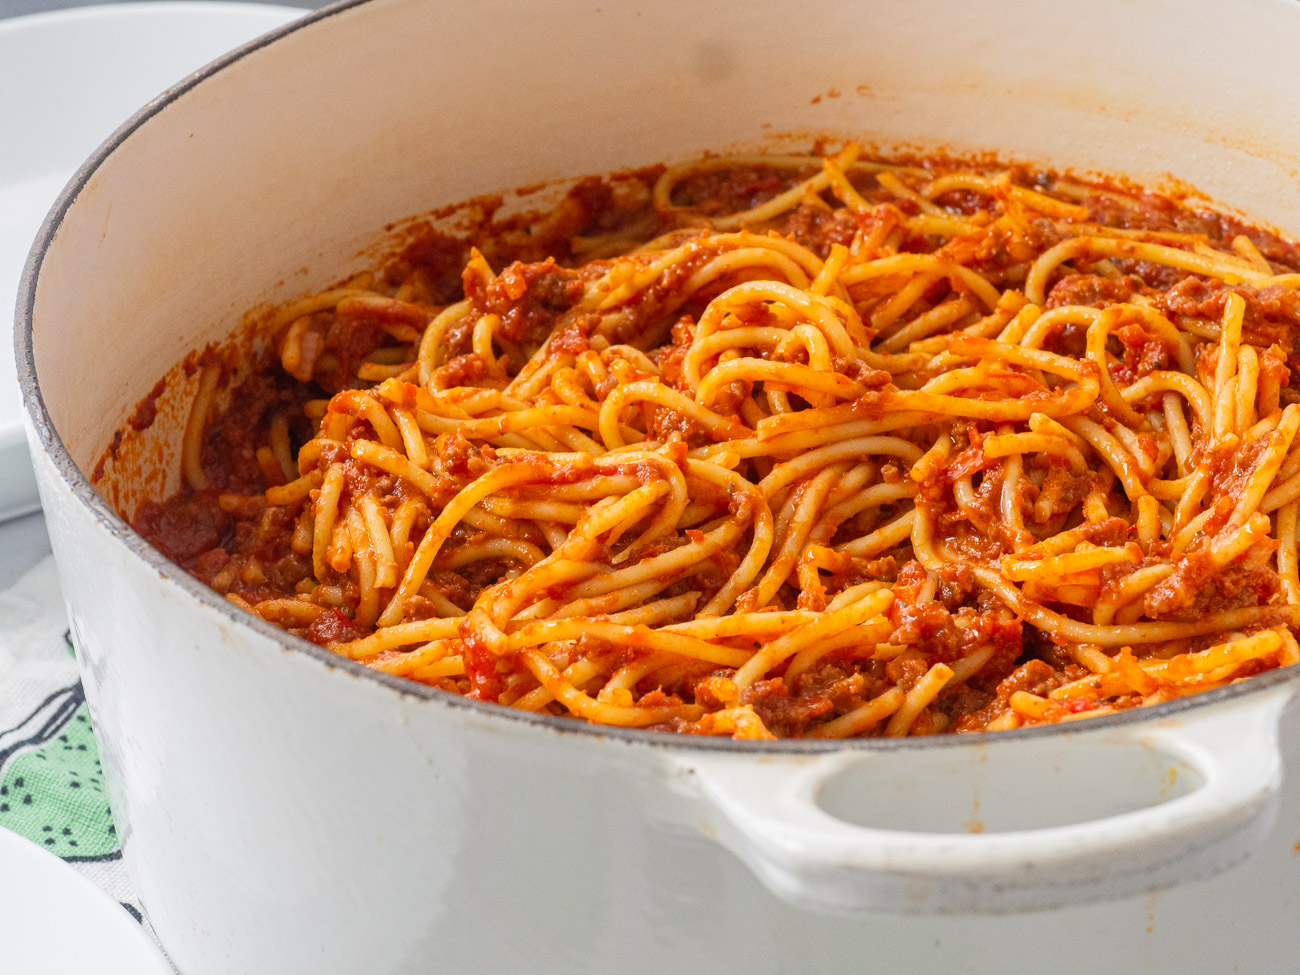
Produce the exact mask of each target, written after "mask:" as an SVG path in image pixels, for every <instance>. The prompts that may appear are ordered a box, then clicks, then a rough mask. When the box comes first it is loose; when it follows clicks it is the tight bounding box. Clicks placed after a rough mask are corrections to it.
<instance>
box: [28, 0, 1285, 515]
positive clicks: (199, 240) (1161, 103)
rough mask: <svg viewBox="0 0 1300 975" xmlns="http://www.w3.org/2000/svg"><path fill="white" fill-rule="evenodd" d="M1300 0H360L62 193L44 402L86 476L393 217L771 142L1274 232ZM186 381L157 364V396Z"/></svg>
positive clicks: (148, 128)
mask: <svg viewBox="0 0 1300 975" xmlns="http://www.w3.org/2000/svg"><path fill="white" fill-rule="evenodd" d="M1298 17H1300V14H1297V12H1296V11H1295V10H1294V9H1293V5H1289V4H1286V3H1284V2H1282V0H1249V2H1246V3H1241V4H1237V5H1235V6H1234V8H1233V17H1232V21H1231V24H1230V25H1228V24H1224V23H1223V22H1222V21H1223V15H1222V8H1221V7H1219V6H1218V5H1216V4H1213V3H1210V2H1198V3H1182V4H1177V5H1172V4H1166V3H1161V2H1154V0H1153V2H1148V3H1141V4H1133V3H1127V2H1124V0H1106V2H1102V3H1096V4H1093V5H1090V7H1089V8H1088V11H1087V12H1086V14H1084V15H1080V14H1079V13H1077V12H1074V11H1068V10H1065V9H1059V10H1058V9H1057V8H1056V7H1054V6H1050V7H1047V8H1044V7H1043V5H1042V4H1035V3H1029V2H1024V0H1003V2H1000V3H993V4H989V3H984V4H968V3H959V2H941V3H929V4H915V3H911V2H908V0H888V2H880V3H873V4H872V5H871V6H870V7H869V8H863V7H861V5H858V4H852V3H840V2H832V0H822V2H817V3H809V4H801V5H799V7H798V8H797V11H795V10H794V8H790V7H789V6H788V5H786V4H782V3H779V2H777V0H753V2H745V3H739V2H725V3H716V4H703V5H700V4H694V3H691V2H688V0H670V2H657V3H654V4H635V3H630V4H625V3H619V4H609V5H605V6H599V7H593V6H591V5H589V4H586V3H582V2H576V0H565V2H562V3H548V4H529V3H521V2H517V0H490V2H487V3H475V4H459V5H457V4H434V5H430V4H419V3H405V2H401V0H372V2H370V3H366V4H362V5H360V6H356V7H353V8H350V9H345V10H342V11H339V12H337V13H335V14H333V15H332V16H328V17H326V18H324V19H323V20H319V21H317V22H315V23H310V24H307V25H306V26H304V27H302V28H301V29H298V30H295V31H292V32H291V33H289V34H288V35H287V36H285V37H283V38H282V39H280V40H279V41H277V42H276V43H275V44H274V45H272V46H270V47H267V48H264V49H259V50H254V51H252V52H250V53H248V54H246V55H245V56H243V57H242V58H240V59H239V60H237V61H236V62H235V63H233V64H230V65H228V66H227V67H225V68H224V69H222V70H221V71H219V72H218V73H217V75H216V76H214V77H213V78H211V79H210V80H208V81H204V82H202V83H200V84H198V85H197V86H196V87H194V88H193V89H191V90H189V91H186V92H184V93H183V94H181V95H180V96H179V97H177V98H176V99H175V101H174V102H173V103H171V104H167V105H165V106H164V107H163V110H162V111H161V112H159V113H158V114H157V115H155V116H154V117H152V118H149V119H148V120H147V121H146V122H145V124H143V125H142V126H140V128H139V129H138V130H137V131H135V132H133V133H131V135H130V137H129V139H128V142H127V144H126V145H124V146H123V147H122V148H121V149H120V150H118V151H116V152H114V153H112V154H111V155H109V157H108V158H107V159H106V160H104V162H103V163H102V164H101V165H100V167H99V168H98V170H97V171H96V172H95V173H94V174H93V175H92V176H91V177H90V179H89V180H88V181H87V182H86V185H85V186H83V187H82V188H81V189H80V191H79V193H78V196H77V201H76V205H75V206H74V207H73V208H72V209H71V210H70V211H69V213H68V214H67V216H66V217H65V218H64V221H63V226H62V228H61V230H60V234H59V237H60V239H59V241H58V245H57V246H56V247H53V248H51V249H50V251H49V253H48V255H47V256H46V259H45V264H44V266H43V267H42V270H41V287H40V289H39V292H38V294H37V320H38V322H39V323H40V327H39V328H38V329H37V331H36V335H35V354H36V359H37V365H38V369H39V371H40V375H41V377H42V385H43V391H44V394H45V397H46V403H47V406H48V407H49V410H50V412H51V415H52V416H53V418H54V422H55V424H56V426H57V427H58V430H59V433H60V435H61V436H62V438H63V439H64V441H65V442H66V443H67V445H68V447H69V449H70V450H71V452H72V455H73V457H74V458H75V459H76V461H77V463H78V464H79V465H80V466H81V467H82V468H83V470H90V468H91V467H92V466H93V464H94V463H95V461H96V460H97V459H98V457H99V455H100V453H101V452H102V451H103V450H104V448H105V447H106V446H107V445H108V443H109V442H110V440H111V439H112V437H113V434H114V431H116V430H118V429H120V428H122V427H123V426H124V425H125V422H126V420H127V418H128V417H129V416H130V415H131V412H132V411H133V409H134V407H135V404H136V403H138V402H139V401H140V400H141V399H143V397H144V396H145V395H146V394H147V393H148V392H149V390H150V388H151V387H152V386H153V384H154V382H155V381H156V380H157V379H158V377H160V376H162V375H164V373H166V372H167V371H168V370H169V369H170V368H171V367H172V366H173V365H175V364H176V363H177V362H179V361H180V360H181V359H182V357H184V356H185V355H186V354H187V353H189V352H191V351H193V350H196V349H200V348H202V347H203V346H204V345H205V344H206V343H208V342H212V341H221V340H224V339H226V338H227V337H229V335H230V334H231V333H232V331H233V330H234V328H235V326H236V324H237V322H238V321H239V319H240V317H241V316H242V315H243V313H244V312H245V311H247V310H248V309H250V308H252V307H254V306H255V305H258V304H259V303H261V302H277V301H283V300H287V299H289V298H291V297H295V296H298V295H300V294H303V293H305V292H307V291H310V290H312V289H314V288H320V287H324V286H326V285H328V284H329V283H331V282H333V281H335V280H337V279H338V278H339V277H341V276H342V275H344V274H346V273H347V272H349V271H351V270H355V269H357V268H359V267H361V266H363V265H364V263H365V261H364V257H363V256H362V251H363V250H364V249H365V248H367V247H370V246H373V245H375V244H376V242H377V241H378V240H379V239H381V238H382V228H383V227H384V225H385V224H387V223H389V222H392V221H396V220H400V219H402V218H405V217H408V216H410V215H412V214H414V213H419V212H423V211H425V210H427V209H430V208H433V207H436V206H441V205H445V204H448V203H452V202H457V201H460V200H465V199H468V198H470V197H472V196H475V195H477V194H482V193H489V192H496V191H501V190H504V189H509V188H512V187H517V186H525V185H529V184H535V183H537V182H538V181H540V180H546V179H557V178H570V177H575V176H580V175H584V174H587V173H598V172H608V171H611V170H615V169H618V168H621V167H628V166H637V165H644V164H647V163H653V162H659V161H663V160H665V159H673V158H680V157H684V156H690V155H694V154H696V153H698V152H700V151H703V150H706V149H717V148H720V147H724V146H728V145H736V144H746V145H753V144H755V143H762V142H765V141H772V140H774V139H777V140H778V141H782V140H779V139H778V137H780V136H782V135H788V134H790V133H796V134H800V133H802V134H805V135H806V134H808V133H814V134H829V135H832V136H836V135H846V136H853V137H855V138H859V139H862V140H864V141H866V142H868V143H871V144H875V145H877V146H880V147H882V148H886V149H887V148H890V147H894V146H899V145H901V146H907V145H913V146H918V145H919V146H925V147H929V148H936V147H937V148H948V149H952V150H954V151H969V150H980V151H984V150H996V151H998V152H1000V153H1002V154H1004V155H1007V156H1012V157H1021V158H1029V159H1034V160H1042V161H1047V162H1051V163H1054V164H1057V165H1061V166H1068V167H1075V168H1081V169H1102V170H1109V171H1118V172H1126V173H1130V174H1132V175H1134V176H1136V177H1138V178H1142V179H1156V180H1159V179H1161V178H1162V174H1164V173H1167V172H1170V171H1172V172H1175V173H1177V174H1178V175H1179V177H1181V178H1182V179H1185V180H1188V181H1190V182H1191V183H1192V184H1194V185H1196V186H1197V187H1198V188H1199V189H1201V190H1203V191H1204V192H1207V193H1210V194H1212V195H1214V196H1216V197H1218V198H1221V199H1222V200H1224V201H1226V202H1228V203H1230V204H1232V205H1234V206H1238V207H1242V208H1244V209H1246V210H1248V211H1251V212H1253V213H1256V214H1258V215H1259V216H1261V217H1263V218H1264V219H1266V220H1270V221H1272V222H1274V223H1275V224H1277V225H1280V226H1282V227H1284V228H1290V229H1292V230H1300V199H1297V194H1296V193H1295V192H1294V188H1295V174H1296V172H1297V171H1300V134H1298V133H1297V130H1296V127H1295V125H1294V124H1293V121H1294V120H1293V103H1292V101H1291V100H1290V99H1289V98H1288V97H1287V93H1288V92H1290V91H1292V90H1294V87H1295V85H1296V84H1297V83H1300V68H1297V66H1296V62H1295V59H1294V57H1293V56H1292V55H1293V51H1292V43H1291V41H1290V38H1293V36H1294V33H1293V31H1294V28H1292V30H1291V31H1288V30H1279V29H1276V25H1277V23H1278V22H1279V21H1281V22H1290V21H1294V20H1296V19H1297V18H1298ZM1207 58H1210V59H1211V61H1210V63H1212V64H1213V70H1207V68H1206V63H1207ZM802 141H803V143H804V144H806V143H807V141H808V140H807V139H806V138H804V139H802ZM88 378H90V379H91V381H87V379H88ZM196 382H197V380H196V379H195V378H194V377H190V378H189V379H188V380H186V379H184V377H176V380H175V382H174V383H173V385H172V388H171V390H169V392H168V394H167V396H166V398H165V401H164V406H165V407H166V408H167V409H168V410H170V411H171V413H172V414H173V415H179V416H183V414H184V408H185V404H186V403H188V401H189V398H190V397H191V396H192V394H193V391H194V386H195V384H196ZM178 426H179V424H178V423H174V422H173V423H158V424H155V425H154V427H152V428H150V430H149V431H148V432H147V433H146V435H145V436H144V437H143V438H142V440H141V445H140V446H139V447H138V449H134V450H133V451H132V454H131V460H132V463H130V464H128V465H125V467H126V469H121V468H118V469H114V468H113V465H111V464H110V465H109V471H110V474H114V473H115V474H116V475H117V478H118V479H119V480H124V481H125V482H128V483H129V484H130V485H132V487H131V488H130V489H129V490H128V491H127V492H126V494H125V497H126V499H128V500H129V501H130V502H134V501H137V500H139V499H140V497H141V496H144V495H146V494H147V495H157V494H160V493H166V492H170V491H171V490H174V489H175V487H176V486H177V481H176V478H177V474H176V467H177V465H175V464H171V463H170V462H166V461H165V460H164V458H170V457H171V456H174V453H173V450H174V447H175V440H176V437H177V427H178ZM164 447H165V448H167V449H164ZM126 506H127V507H128V508H130V507H133V504H127V505H126Z"/></svg>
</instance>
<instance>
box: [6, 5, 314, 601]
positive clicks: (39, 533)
mask: <svg viewBox="0 0 1300 975" xmlns="http://www.w3.org/2000/svg"><path fill="white" fill-rule="evenodd" d="M105 2H111V0H79V2H72V0H0V18H5V17H17V16H22V15H24V14H35V13H43V12H45V11H48V10H59V9H62V8H64V7H80V6H90V5H97V4H102V3H105ZM250 2H275V3H279V4H284V5H288V6H297V7H308V8H312V7H320V6H323V5H324V4H322V3H318V2H312V0H250ZM0 354H3V355H12V352H10V350H8V349H4V350H0ZM49 551H50V541H49V538H48V536H47V535H46V533H45V519H44V518H43V517H42V516H41V515H40V514H39V513H36V514H31V515H24V516H23V517H20V518H13V519H10V520H9V521H5V522H0V589H5V588H7V587H8V586H10V585H12V584H13V582H14V580H15V579H17V578H18V577H19V576H20V575H22V574H23V573H24V572H26V571H27V570H28V569H29V568H31V567H32V566H33V565H35V564H36V563H37V562H39V561H40V560H41V559H42V558H44V557H45V556H46V555H47V554H49Z"/></svg>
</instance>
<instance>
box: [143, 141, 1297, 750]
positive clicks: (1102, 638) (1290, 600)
mask: <svg viewBox="0 0 1300 975" xmlns="http://www.w3.org/2000/svg"><path fill="white" fill-rule="evenodd" d="M1297 269H1300V254H1298V253H1297V250H1296V247H1295V246H1294V245H1293V244H1291V243H1289V242H1287V241H1284V240H1281V239H1279V238H1277V237H1275V236H1273V235H1271V234H1269V233H1266V232H1264V231H1260V230H1258V229H1256V228H1252V227H1249V226H1246V225H1245V224H1242V223H1240V222H1238V221H1235V220H1232V219H1230V218H1227V217H1223V216H1221V215H1218V214H1215V213H1211V212H1208V211H1197V210H1194V209H1193V208H1191V207H1190V206H1187V205H1185V204H1183V203H1180V202H1178V201H1175V200H1171V199H1168V198H1166V197H1162V196H1158V195H1155V194H1151V193H1145V192H1142V191H1138V190H1133V189H1120V188H1116V187H1113V186H1103V185H1090V184H1086V183H1082V182H1078V181H1075V180H1072V179H1069V178H1066V177H1062V176H1060V175H1058V174H1054V173H1050V172H1039V171H1033V170H1030V169H1026V168H1023V167H993V166H987V165H976V164H969V163H963V162H961V161H954V160H946V159H922V160H918V161H912V162H910V163H908V164H894V163H887V162H879V161H874V160H866V159H864V158H862V154H861V151H860V150H859V148H858V147H857V146H854V145H849V146H847V147H846V148H845V149H843V150H842V151H840V152H838V153H836V154H833V155H827V156H825V157H819V156H807V155H797V156H755V157H712V158H708V159H704V160H700V161H697V162H694V163H690V164H686V165H684V166H680V167H674V168H667V169H664V168H659V169H656V170H652V171H644V172H641V173H636V174H626V175H624V176H622V177H618V178H610V179H608V180H584V181H582V182H580V183H579V184H577V185H576V186H575V188H574V189H573V191H571V192H570V193H569V195H568V196H567V197H566V199H565V201H564V202H563V203H562V204H561V205H560V206H559V207H558V208H557V209H556V210H555V211H553V212H552V213H549V214H546V215H544V216H542V217H540V218H538V219H537V220H536V221H534V222H533V223H531V224H529V225H527V226H525V225H523V224H521V223H519V222H516V223H515V224H509V223H506V222H503V223H501V224H491V223H487V224H485V225H484V226H483V227H480V228H479V230H478V231H477V232H476V233H474V234H471V235H470V239H467V240H462V239H456V238H451V237H444V236H441V235H437V234H430V235H429V236H428V237H427V238H425V239H423V240H422V241H421V242H419V243H418V244H417V245H415V246H413V247H412V248H410V249H408V251H407V252H406V253H405V254H404V255H403V256H402V257H401V258H399V259H398V260H396V261H394V262H393V263H392V265H391V266H389V267H387V268H385V269H384V270H383V271H382V272H378V273H376V274H373V275H364V276H362V277H360V278H358V279H354V280H353V281H350V282H347V283H345V284H344V285H342V286H340V287H338V288H336V289H333V290H330V291H326V292H323V293H321V294H318V295H313V296H310V297H308V298H305V299H303V300H301V301H298V302H296V303H294V304H292V305H290V306H288V307H285V308H283V309H281V310H280V311H279V312H278V313H277V314H276V315H275V317H274V318H273V319H272V321H271V322H270V323H269V326H268V328H269V329H270V331H271V332H272V333H273V334H274V335H275V337H276V361H275V362H274V363H273V364H269V365H268V366H267V368H266V369H263V370H261V371H259V372H258V373H257V374H255V375H254V376H253V378H252V379H250V380H249V381H248V382H247V383H245V385H244V387H242V388H241V389H240V390H239V391H238V394H237V395H236V396H235V397H234V401H233V405H232V407H231V410H230V411H229V412H228V413H226V415H225V416H224V417H217V416H215V415H213V414H214V411H213V408H212V403H213V402H214V397H215V394H216V392H217V391H218V389H219V388H221V386H222V384H223V382H225V381H226V380H227V379H228V370H227V369H226V368H225V367H224V366H223V365H222V364H221V363H220V362H219V361H217V360H215V359H212V361H210V362H209V363H208V364H207V366H206V367H205V368H204V370H203V373H202V375H201V378H200V382H199V392H198V397H197V399H196V402H195V405H194V407H193V411H192V414H191V417H190V422H189V425H188V428H187V431H186V439H185V449H184V457H183V464H184V470H185V474H186V480H187V486H186V487H185V489H184V490H183V491H182V492H181V493H180V494H179V495H178V496H176V497H174V498H172V499H169V500H167V501H164V502H161V503H147V504H144V505H142V506H141V507H140V509H139V510H138V511H137V512H136V513H135V519H134V520H135V524H136V526H137V528H138V529H139V530H140V531H141V532H142V534H144V535H145V537H146V538H148V539H149V540H150V541H151V542H153V543H154V544H155V545H156V546H158V547H159V548H160V549H161V550H162V551H163V552H164V553H165V554H167V555H169V557H172V558H174V559H175V560H176V561H178V562H180V563H181V564H182V565H183V566H185V567H186V568H187V569H189V570H190V571H191V572H193V573H194V574H195V575H196V576H198V577H199V578H200V579H202V580H203V581H204V582H206V583H207V584H209V585H211V586H212V587H214V588H215V589H216V590H217V591H219V592H221V593H224V594H225V595H226V598H228V599H229V600H231V601H232V602H235V603H237V604H239V605H240V606H243V607H244V608H246V609H247V610H248V611H249V612H252V613H255V614H257V615H258V616H261V617H263V618H265V619H267V620H270V621H271V622H273V623H276V624H278V625H280V626H282V627H284V628H285V629H287V630H289V631H290V632H293V633H296V634H299V635H302V636H305V637H306V638H308V639H310V640H314V641H315V642H317V643H321V644H323V645H326V646H328V647H330V648H331V649H333V650H334V651H335V652H337V653H338V654H340V655H342V656H345V657H349V658H351V659H354V660H358V661H362V662H364V663H365V664H367V665H369V666H371V667H373V668H375V669H377V670H381V671H385V672H387V673H390V674H396V675H400V676H403V677H406V678H409V679H411V680H415V681H420V682H423V683H426V684H430V685H432V686H434V687H438V688H441V689H444V690H446V691H450V692H454V693H459V694H467V695H470V696H472V697H475V698H478V699H481V700H487V701H494V702H498V703H500V704H502V705H506V706H510V707H514V708H520V709H524V710H528V711H536V712H550V713H555V714H564V715H572V716H574V717H577V718H581V719H585V720H588V721H592V722H598V723H603V724H610V725H621V726H628V727H649V728H656V729H662V730H670V731H679V732H687V733H696V734H711V735H730V736H734V737H738V738H768V737H774V736H777V737H817V738H840V737H847V736H860V735H906V734H929V733H936V732H951V731H973V730H984V729H1006V728H1013V727H1017V726H1021V725H1032V724H1039V723H1046V722H1056V721H1066V720H1073V719H1076V718H1080V717H1088V716H1093V715H1100V714H1106V713H1111V712H1113V711H1116V710H1119V709H1123V708H1130V707H1134V706H1139V705H1144V704H1152V703H1156V702H1160V701H1165V700H1169V699H1171V698H1174V697H1178V696H1181V695H1185V694H1188V693H1192V692H1195V691H1199V690H1203V689H1206V688H1211V687H1216V686H1220V685H1222V684H1224V683H1227V682H1230V681H1234V680H1238V679H1241V678H1244V677H1248V676H1250V675H1253V674H1256V673H1259V672H1261V671H1264V670H1269V669H1272V668H1276V667H1279V666H1287V665H1290V664H1292V663H1295V662H1297V661H1298V660H1300V647H1298V646H1297V644H1296V639H1295V636H1294V631H1295V628H1296V627H1297V626H1300V578H1298V577H1297V568H1296V523H1297V511H1298V510H1300V445H1297V444H1296V442H1295V441H1296V434H1297V431H1298V430H1300V405H1297V402H1298V401H1300V397H1297V396H1296V395H1295V393H1294V391H1293V388H1292V386H1291V383H1290V377H1291V357H1292V354H1293V343H1294V334H1295V329H1296V327H1297V325H1300V273H1298V271H1297Z"/></svg>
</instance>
